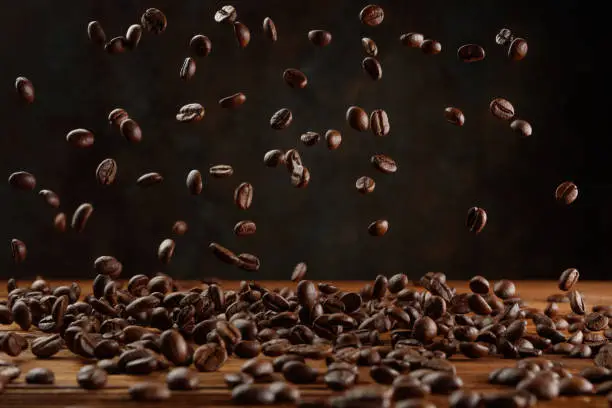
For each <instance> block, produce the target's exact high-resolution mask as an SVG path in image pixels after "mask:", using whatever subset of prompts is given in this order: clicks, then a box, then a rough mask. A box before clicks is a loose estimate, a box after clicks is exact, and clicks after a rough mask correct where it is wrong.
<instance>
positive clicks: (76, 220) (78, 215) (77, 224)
mask: <svg viewBox="0 0 612 408" xmlns="http://www.w3.org/2000/svg"><path fill="white" fill-rule="evenodd" d="M92 213H93V206H92V205H91V204H89V203H83V204H81V205H79V207H78V208H77V209H76V211H75V212H74V214H73V215H72V222H71V225H72V229H74V230H75V231H76V232H82V231H83V230H84V229H85V225H87V221H89V218H90V217H91V214H92Z"/></svg>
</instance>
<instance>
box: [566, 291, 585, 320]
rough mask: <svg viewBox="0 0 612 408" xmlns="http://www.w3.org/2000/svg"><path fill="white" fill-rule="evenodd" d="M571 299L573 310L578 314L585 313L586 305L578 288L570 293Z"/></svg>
mask: <svg viewBox="0 0 612 408" xmlns="http://www.w3.org/2000/svg"><path fill="white" fill-rule="evenodd" d="M569 299H570V307H571V308H572V312H574V313H576V314H577V315H583V314H584V313H585V307H584V301H583V300H582V295H581V294H580V292H578V291H577V290H572V291H571V292H570V293H569Z"/></svg>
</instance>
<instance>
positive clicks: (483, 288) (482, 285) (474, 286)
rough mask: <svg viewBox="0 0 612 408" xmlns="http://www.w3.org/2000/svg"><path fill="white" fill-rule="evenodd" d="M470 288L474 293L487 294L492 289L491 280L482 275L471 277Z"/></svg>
mask: <svg viewBox="0 0 612 408" xmlns="http://www.w3.org/2000/svg"><path fill="white" fill-rule="evenodd" d="M470 290H471V291H472V292H474V293H479V294H481V295H486V294H487V293H489V290H490V287H489V281H488V280H487V279H486V278H484V277H482V276H479V275H476V276H474V277H473V278H472V279H470Z"/></svg>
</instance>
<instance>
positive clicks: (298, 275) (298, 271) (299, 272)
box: [291, 262, 308, 282]
mask: <svg viewBox="0 0 612 408" xmlns="http://www.w3.org/2000/svg"><path fill="white" fill-rule="evenodd" d="M307 270H308V266H307V265H306V262H300V263H298V264H297V265H295V267H294V268H293V273H292V274H291V281H293V282H299V281H301V280H302V279H304V276H306V271H307Z"/></svg>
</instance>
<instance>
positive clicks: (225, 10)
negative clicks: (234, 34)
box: [215, 5, 238, 23]
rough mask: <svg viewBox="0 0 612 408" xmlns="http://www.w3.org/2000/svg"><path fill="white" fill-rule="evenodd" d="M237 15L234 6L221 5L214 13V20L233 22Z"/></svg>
mask: <svg viewBox="0 0 612 408" xmlns="http://www.w3.org/2000/svg"><path fill="white" fill-rule="evenodd" d="M237 17H238V13H237V12H236V8H235V7H234V6H231V5H226V6H223V7H221V8H220V9H219V10H217V12H216V13H215V21H216V22H217V23H233V22H234V21H236V18H237Z"/></svg>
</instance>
